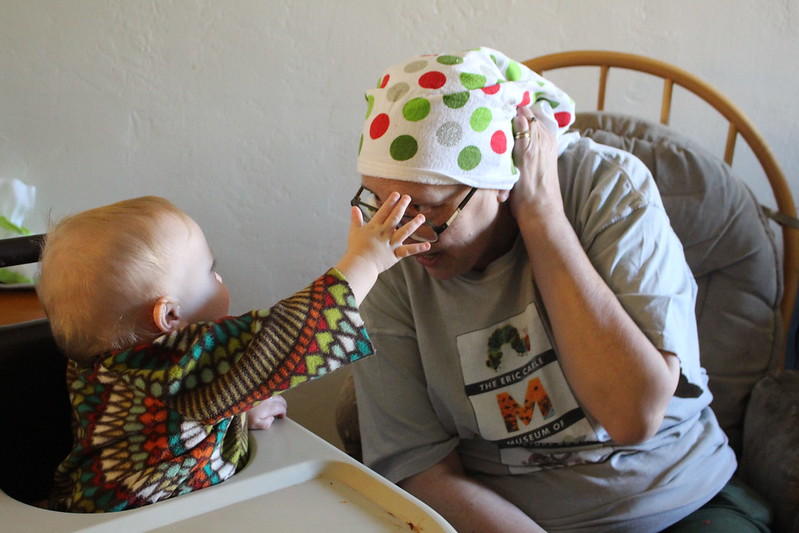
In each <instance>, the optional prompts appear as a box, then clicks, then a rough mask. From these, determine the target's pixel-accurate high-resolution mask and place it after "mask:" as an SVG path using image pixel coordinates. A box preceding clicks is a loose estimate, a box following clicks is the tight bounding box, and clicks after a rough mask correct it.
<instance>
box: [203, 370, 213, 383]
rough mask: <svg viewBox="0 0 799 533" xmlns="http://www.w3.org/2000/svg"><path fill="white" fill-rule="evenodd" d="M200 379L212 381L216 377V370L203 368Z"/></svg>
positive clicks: (206, 381)
mask: <svg viewBox="0 0 799 533" xmlns="http://www.w3.org/2000/svg"><path fill="white" fill-rule="evenodd" d="M200 379H201V380H202V382H203V383H211V381H213V379H214V371H213V370H211V369H210V368H203V370H202V372H200Z"/></svg>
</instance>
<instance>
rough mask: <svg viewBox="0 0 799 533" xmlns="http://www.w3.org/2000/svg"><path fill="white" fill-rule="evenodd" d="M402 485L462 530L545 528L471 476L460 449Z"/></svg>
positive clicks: (489, 531) (485, 531)
mask: <svg viewBox="0 0 799 533" xmlns="http://www.w3.org/2000/svg"><path fill="white" fill-rule="evenodd" d="M399 485H400V486H401V487H402V488H403V489H405V490H407V491H408V492H410V493H411V494H413V495H414V496H416V497H417V498H419V499H420V500H422V501H423V502H425V503H426V504H428V505H429V506H430V507H432V508H433V509H435V510H436V511H438V513H439V514H441V515H442V516H443V517H444V518H445V519H446V520H447V521H448V522H449V523H450V524H452V526H453V527H454V528H455V529H456V530H458V531H459V532H460V533H468V532H471V531H474V532H478V531H479V532H480V533H494V532H496V533H507V532H508V531H513V532H518V533H525V532H531V533H532V532H537V533H540V532H543V531H544V530H543V529H541V527H540V526H539V525H538V524H536V523H535V522H534V521H533V520H532V519H531V518H530V517H529V516H527V515H526V514H524V513H523V512H522V511H521V510H520V509H519V508H518V507H516V506H515V505H513V504H512V503H510V502H509V501H508V500H506V499H505V498H503V497H502V496H500V495H499V494H497V493H496V492H494V491H493V490H491V489H489V488H488V487H486V486H485V485H482V484H481V483H479V482H478V481H476V480H475V479H472V478H470V477H469V476H467V475H466V474H465V473H464V471H463V466H462V465H461V461H460V458H459V457H458V452H457V451H456V450H453V451H452V452H450V454H449V455H447V456H446V457H445V458H444V459H442V460H441V462H439V463H438V464H435V465H433V466H432V467H430V468H429V469H427V470H425V471H423V472H420V473H419V474H416V475H414V476H411V477H409V478H407V479H405V480H403V481H401V482H400V483H399Z"/></svg>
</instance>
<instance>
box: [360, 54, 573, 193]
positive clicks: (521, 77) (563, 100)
mask: <svg viewBox="0 0 799 533" xmlns="http://www.w3.org/2000/svg"><path fill="white" fill-rule="evenodd" d="M366 101H367V111H366V121H365V123H364V126H363V132H362V135H361V143H360V148H359V152H358V172H359V173H361V174H364V175H368V176H377V177H381V178H391V179H398V180H403V181H414V182H419V183H430V184H451V183H463V184H465V185H470V186H473V187H480V188H491V189H510V188H511V187H513V184H514V183H516V180H517V179H518V171H517V170H516V168H515V166H514V165H513V160H512V155H511V153H512V149H513V133H512V129H511V120H512V119H513V117H514V116H515V115H516V108H517V106H525V105H532V106H538V107H539V110H540V111H542V112H543V113H544V114H545V115H546V116H549V117H550V118H551V123H552V124H553V127H557V132H558V136H559V137H561V138H562V136H563V134H564V133H565V132H566V130H567V129H568V127H569V126H570V125H571V123H572V122H573V121H574V101H573V100H572V99H571V98H569V96H568V95H567V94H566V93H564V92H563V91H561V90H560V89H558V88H557V87H556V86H555V85H553V84H552V83H551V82H549V81H547V80H545V79H544V78H542V77H541V76H539V75H538V74H536V73H535V72H533V71H531V70H530V69H529V68H527V67H525V66H524V65H522V64H520V63H518V62H516V61H513V60H512V59H510V58H508V57H507V56H505V55H504V54H502V53H501V52H498V51H496V50H492V49H490V48H485V47H483V48H478V49H475V50H467V51H465V52H458V53H452V54H436V55H424V56H418V57H414V58H412V59H410V60H408V61H406V62H404V63H401V64H399V65H396V66H393V67H390V68H388V69H387V70H386V71H385V72H384V73H383V75H382V76H380V79H379V80H378V83H377V87H376V88H374V89H372V90H369V91H367V93H366ZM554 124H557V126H554ZM564 140H565V138H564Z"/></svg>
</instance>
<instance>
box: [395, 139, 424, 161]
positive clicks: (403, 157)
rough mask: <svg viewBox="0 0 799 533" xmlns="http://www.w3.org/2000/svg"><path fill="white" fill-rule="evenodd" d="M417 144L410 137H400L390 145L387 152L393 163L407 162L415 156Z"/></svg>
mask: <svg viewBox="0 0 799 533" xmlns="http://www.w3.org/2000/svg"><path fill="white" fill-rule="evenodd" d="M418 149H419V144H418V143H417V142H416V139H414V138H413V137H411V136H410V135H400V136H399V137H397V138H396V139H394V141H393V142H392V143H391V147H390V148H389V152H390V153H391V157H392V158H394V160H395V161H407V160H408V159H410V158H412V157H413V156H415V155H416V152H417V150H418Z"/></svg>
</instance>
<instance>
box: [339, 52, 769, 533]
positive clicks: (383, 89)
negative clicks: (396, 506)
mask: <svg viewBox="0 0 799 533" xmlns="http://www.w3.org/2000/svg"><path fill="white" fill-rule="evenodd" d="M367 102H368V104H369V106H368V107H369V108H368V112H367V118H366V122H365V124H364V130H363V137H362V140H361V148H360V152H359V157H358V170H359V172H360V173H361V174H362V175H363V178H362V187H361V189H359V191H358V193H357V195H356V197H355V198H354V199H353V204H354V205H359V206H360V207H361V209H362V211H363V212H364V214H365V215H367V216H368V215H369V214H370V213H371V212H373V211H374V209H375V208H376V207H378V206H379V205H380V204H381V203H382V202H383V200H384V199H386V198H388V194H389V193H390V192H391V191H394V190H396V191H399V192H401V193H402V194H407V195H409V196H410V197H411V198H412V204H411V208H410V209H409V213H410V214H415V213H423V214H424V215H425V217H426V219H427V221H428V222H427V223H426V224H425V225H424V226H422V228H421V229H420V230H418V231H417V232H416V233H415V234H414V238H415V239H417V240H421V241H429V242H432V246H431V249H430V251H429V252H427V253H425V254H420V255H418V256H416V257H415V258H414V259H413V260H409V261H402V262H400V263H398V264H397V265H396V266H395V267H393V268H392V269H390V270H389V271H387V272H385V273H384V274H382V275H381V276H380V279H379V281H378V283H377V285H376V286H375V288H374V290H373V291H372V292H371V293H370V294H369V296H368V298H367V299H366V301H365V303H364V306H363V308H362V311H363V313H364V317H365V320H366V322H367V325H368V328H369V331H370V333H371V335H372V338H373V341H374V343H375V346H376V348H377V352H378V355H377V356H376V357H374V358H372V359H371V360H370V361H368V362H367V363H365V364H363V365H361V366H360V367H358V368H356V369H355V370H354V372H355V378H356V392H357V398H358V406H359V418H360V426H361V435H362V442H363V447H364V460H365V462H366V463H367V464H369V465H370V466H372V467H373V468H375V469H376V470H377V471H378V472H381V473H382V474H383V475H385V476H386V477H388V478H389V479H392V480H394V481H395V482H398V483H399V484H400V485H401V486H402V487H404V488H405V489H407V490H408V491H410V492H411V493H413V494H415V495H416V496H418V497H419V498H420V499H422V500H424V501H426V502H427V503H428V504H430V505H431V506H432V507H433V508H435V509H436V510H438V511H439V512H440V513H441V514H442V515H444V516H445V517H446V518H447V519H448V520H450V521H451V522H452V523H453V525H454V526H455V527H456V528H457V529H458V530H461V531H467V530H474V531H506V532H507V531H541V528H542V527H543V528H545V529H546V530H550V531H576V530H580V531H605V530H606V531H660V530H662V529H664V528H666V527H668V526H669V525H671V524H674V523H676V522H678V521H680V520H681V519H684V518H685V517H686V516H688V515H690V514H692V513H694V512H695V511H697V509H699V508H701V507H703V506H705V505H706V504H707V503H708V502H709V501H710V500H711V499H712V498H713V497H714V496H715V495H717V493H719V491H721V490H722V489H723V488H724V487H725V485H726V484H727V482H728V480H729V479H730V477H731V476H732V474H733V472H734V470H735V467H736V460H735V456H734V453H733V452H732V450H731V449H730V448H729V447H728V446H727V439H726V437H725V435H724V433H723V432H722V430H721V429H720V428H719V426H718V423H717V422H716V419H715V416H714V415H713V413H712V411H711V410H710V408H709V407H708V405H709V403H710V399H711V395H710V393H709V391H708V388H707V378H706V375H705V373H704V371H703V370H702V369H701V367H700V365H699V353H698V343H697V334H696V323H695V317H694V299H695V296H696V285H695V283H694V280H693V277H692V275H691V272H690V270H689V268H688V266H687V264H686V263H685V258H684V255H683V251H682V246H681V245H680V242H679V241H678V239H677V237H676V236H675V235H674V233H673V231H672V229H671V227H670V225H669V221H668V217H667V215H666V213H665V211H664V209H663V205H662V202H661V199H660V196H659V194H658V191H657V188H656V186H655V184H654V181H653V180H652V177H651V175H650V174H649V171H648V170H647V169H646V167H645V166H644V165H643V164H642V163H641V162H640V161H638V160H637V159H636V158H635V157H634V156H632V155H630V154H627V153H624V152H621V151H618V150H615V149H612V148H609V147H606V146H601V145H597V144H595V143H593V142H592V141H591V140H589V139H581V138H578V136H577V135H576V134H570V133H566V130H567V129H568V126H569V125H570V124H571V123H572V121H573V118H574V106H573V102H572V100H571V99H570V98H569V97H568V95H566V94H565V93H563V92H562V91H561V90H560V89H558V88H557V87H555V86H554V85H553V84H552V83H550V82H548V81H547V80H545V79H543V78H541V77H540V76H538V75H536V74H535V73H533V72H531V71H530V70H529V69H526V68H525V67H524V66H523V65H521V64H519V63H518V62H515V61H513V60H511V59H509V58H507V57H506V56H505V55H503V54H502V53H500V52H498V51H496V50H491V49H488V48H480V49H476V50H470V51H466V52H459V53H454V54H438V55H430V56H419V57H415V58H412V59H410V60H409V61H406V62H403V63H401V64H399V65H396V66H394V67H390V68H389V69H387V70H386V71H385V72H384V74H383V75H382V76H381V77H380V81H379V83H378V87H377V88H376V89H373V90H370V91H368V92H367ZM514 161H515V166H514ZM678 383H679V384H680V385H679V386H678ZM747 523H748V522H747ZM755 527H756V528H757V527H760V526H755ZM757 530H758V529H754V531H757Z"/></svg>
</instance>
